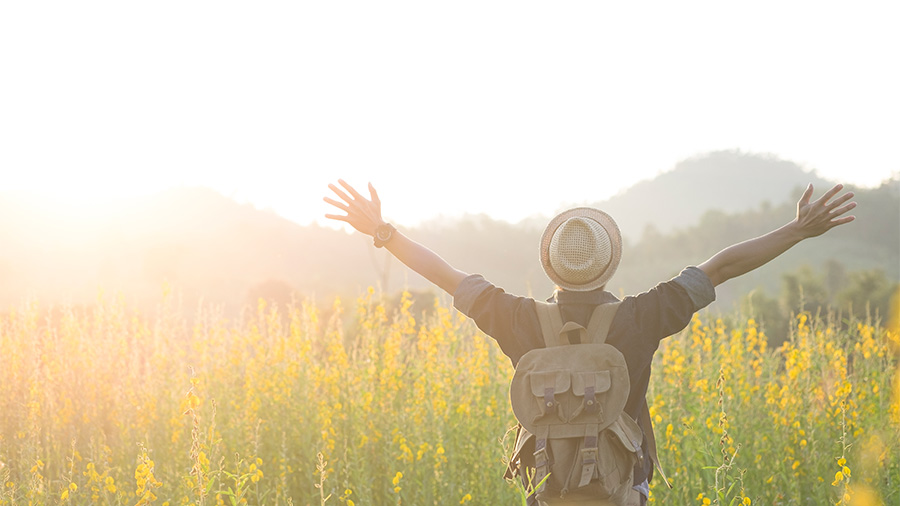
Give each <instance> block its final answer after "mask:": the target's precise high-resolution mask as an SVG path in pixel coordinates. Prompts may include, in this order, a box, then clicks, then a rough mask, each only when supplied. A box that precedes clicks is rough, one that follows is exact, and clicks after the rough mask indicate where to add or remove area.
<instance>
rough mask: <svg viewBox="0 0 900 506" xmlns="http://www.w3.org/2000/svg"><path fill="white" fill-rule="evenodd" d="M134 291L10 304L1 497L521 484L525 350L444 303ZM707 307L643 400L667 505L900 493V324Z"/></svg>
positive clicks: (478, 492) (279, 493)
mask: <svg viewBox="0 0 900 506" xmlns="http://www.w3.org/2000/svg"><path fill="white" fill-rule="evenodd" d="M411 308H412V301H411V300H410V299H409V298H408V297H404V298H403V299H401V301H400V303H399V305H397V306H396V307H390V308H389V307H386V305H385V304H384V303H381V302H380V300H379V299H378V298H377V297H376V295H375V294H374V293H373V291H371V290H370V291H369V292H368V293H366V294H364V295H362V296H361V297H360V298H359V299H358V300H356V301H354V302H353V303H352V304H346V303H345V302H342V301H335V303H334V304H333V305H332V306H330V307H317V306H315V305H313V304H298V305H297V306H296V307H293V308H291V309H288V310H281V311H279V310H276V309H274V308H272V307H269V306H268V305H267V304H266V303H265V302H262V301H261V302H260V304H259V307H258V308H254V310H250V311H247V312H246V313H245V315H244V316H243V317H242V318H239V319H227V318H224V317H222V316H221V315H220V314H219V313H217V311H216V310H215V309H213V308H208V307H200V308H199V309H198V310H197V311H195V312H193V311H192V312H186V311H184V310H182V309H180V308H179V305H178V304H177V303H176V301H175V298H174V297H173V296H172V295H165V296H164V297H163V298H162V299H161V300H160V308H159V311H158V312H157V313H156V314H154V315H144V314H137V313H136V312H134V311H132V310H131V309H130V308H129V307H127V306H126V305H125V304H124V303H123V302H122V301H121V300H118V299H108V298H106V299H104V298H101V299H100V300H98V302H97V304H96V306H94V307H93V308H91V309H89V310H88V309H80V308H54V309H52V310H51V309H47V308H42V307H40V305H39V304H35V303H29V304H24V305H23V306H21V307H17V308H15V309H13V310H10V311H8V312H7V313H5V314H4V315H3V316H2V317H0V505H19V504H22V505H26V504H28V505H51V504H52V505H58V504H103V505H129V506H131V505H151V504H152V505H170V506H171V505H187V504H194V505H214V504H228V505H232V504H272V505H287V504H293V505H322V504H326V505H396V504H405V505H411V506H419V505H453V504H472V505H476V504H477V505H512V504H521V495H520V494H521V492H520V490H519V489H518V488H517V486H515V485H514V484H512V483H507V482H505V481H504V480H503V478H502V475H503V471H504V462H503V460H504V458H505V455H506V452H507V451H508V449H509V447H510V446H511V444H512V441H511V438H512V436H511V435H508V434H507V431H508V430H509V429H510V428H511V427H512V426H513V425H514V419H513V417H512V414H511V410H510V408H509V403H508V399H507V387H508V382H509V380H510V378H511V377H512V372H513V371H512V367H511V366H510V363H509V360H508V359H507V358H506V357H504V356H503V355H502V354H501V353H500V351H499V348H498V347H497V346H496V344H495V343H494V342H493V341H492V340H491V339H490V338H487V337H485V336H484V335H482V334H480V333H479V332H478V331H477V329H476V328H475V327H474V325H473V324H472V323H471V322H469V321H468V320H466V319H465V318H464V317H463V316H461V315H460V314H458V313H457V312H456V311H455V310H453V309H449V308H448V307H446V306H445V305H442V304H440V303H436V304H435V306H434V307H433V308H432V309H431V310H429V311H428V312H427V314H426V313H423V314H413V312H412V309H411ZM705 318H706V317H705V316H704V315H703V314H702V313H701V315H700V316H698V317H695V319H694V321H693V322H692V324H691V325H689V327H688V328H687V329H685V331H683V332H682V333H681V334H679V335H676V336H673V337H671V338H669V339H667V340H665V341H664V342H663V345H662V347H661V348H660V351H659V352H658V353H657V357H656V362H655V364H654V377H653V380H652V382H651V390H650V393H649V396H648V399H649V401H650V403H651V414H652V416H653V418H654V423H655V427H656V435H657V442H658V445H659V449H660V457H661V460H662V461H663V464H664V468H665V470H666V471H667V474H668V477H669V480H670V481H671V482H672V485H673V488H672V489H668V488H666V486H665V484H664V483H663V482H662V480H659V479H657V480H654V482H653V484H652V497H651V501H652V502H653V503H654V504H675V505H682V504H684V505H687V504H698V505H703V504H723V505H738V504H759V505H776V504H784V505H793V504H797V505H800V504H803V505H816V506H819V505H827V504H849V505H860V506H862V505H879V504H885V505H895V504H900V374H898V373H897V367H898V361H900V360H898V358H900V332H898V330H897V327H896V326H895V324H892V325H884V326H881V325H879V324H877V323H875V322H872V321H857V320H853V319H848V318H837V317H832V316H827V315H822V316H817V315H814V314H808V313H800V314H799V315H798V316H797V317H796V318H795V319H794V323H793V328H792V331H791V338H790V340H789V341H788V342H786V343H785V344H784V345H783V346H781V347H778V348H777V349H773V348H771V347H768V346H767V345H766V338H765V335H764V333H763V332H762V330H761V329H760V328H759V327H758V326H757V325H756V324H755V323H754V322H753V320H752V319H749V318H744V317H740V316H738V315H732V316H728V317H723V318H722V319H714V320H709V319H705Z"/></svg>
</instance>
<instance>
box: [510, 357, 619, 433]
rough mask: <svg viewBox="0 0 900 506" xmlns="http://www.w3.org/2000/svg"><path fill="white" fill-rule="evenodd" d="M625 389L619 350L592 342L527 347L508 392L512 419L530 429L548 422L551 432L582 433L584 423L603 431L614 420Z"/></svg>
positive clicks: (545, 424)
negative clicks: (529, 348) (514, 416)
mask: <svg viewBox="0 0 900 506" xmlns="http://www.w3.org/2000/svg"><path fill="white" fill-rule="evenodd" d="M629 390H630V389H629V381H628V369H627V367H626V366H625V360H624V358H622V354H621V353H620V352H619V350H617V349H615V348H613V347H612V346H610V345H608V344H596V343H591V344H578V345H567V346H554V347H550V348H538V349H534V350H531V351H529V352H528V353H526V354H525V355H523V356H522V358H521V359H520V360H519V363H518V365H517V366H516V373H515V375H514V376H513V379H512V382H511V383H510V389H509V396H510V404H511V405H512V408H513V413H514V414H515V415H516V419H517V420H518V421H519V423H521V424H522V425H523V426H524V427H525V428H526V429H528V431H529V432H531V433H532V434H537V433H538V427H540V426H550V432H551V436H552V437H583V436H584V435H585V431H586V430H587V426H596V427H597V428H598V429H599V430H603V429H604V428H606V427H607V426H609V425H610V424H612V423H613V422H615V420H616V418H618V416H619V414H620V413H621V412H622V410H623V409H624V408H625V403H626V401H627V400H628V392H629ZM589 402H591V403H592V404H588V403H589Z"/></svg>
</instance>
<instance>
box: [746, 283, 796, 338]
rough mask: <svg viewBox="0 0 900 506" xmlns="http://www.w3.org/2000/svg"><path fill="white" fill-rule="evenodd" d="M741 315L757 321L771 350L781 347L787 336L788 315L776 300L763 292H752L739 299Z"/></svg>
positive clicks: (759, 290) (760, 290) (758, 290)
mask: <svg viewBox="0 0 900 506" xmlns="http://www.w3.org/2000/svg"><path fill="white" fill-rule="evenodd" d="M740 307H741V314H742V315H744V316H747V317H751V318H753V319H755V320H756V321H757V323H758V324H759V326H760V329H762V330H763V331H764V332H765V334H766V337H767V338H768V339H767V344H768V345H769V347H771V348H777V347H779V346H781V345H782V344H783V343H784V342H785V341H786V340H787V336H788V313H787V312H785V311H784V310H783V309H782V307H781V304H780V303H779V302H778V299H777V298H775V297H770V296H769V295H768V294H766V292H765V290H762V289H757V290H753V291H751V292H750V293H748V294H747V295H745V296H744V297H742V298H741V304H740Z"/></svg>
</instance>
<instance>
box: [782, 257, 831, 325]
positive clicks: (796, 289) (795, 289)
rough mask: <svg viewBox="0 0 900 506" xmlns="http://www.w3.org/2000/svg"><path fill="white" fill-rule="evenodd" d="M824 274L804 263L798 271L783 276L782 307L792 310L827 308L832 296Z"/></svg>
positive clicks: (786, 310)
mask: <svg viewBox="0 0 900 506" xmlns="http://www.w3.org/2000/svg"><path fill="white" fill-rule="evenodd" d="M823 278H824V276H823V275H822V274H818V273H817V272H816V271H814V270H813V269H812V268H811V267H810V266H808V265H804V266H803V267H801V268H800V269H799V270H798V271H796V272H789V273H785V274H783V275H782V276H781V308H782V309H783V310H784V311H785V312H787V313H790V312H792V311H794V312H796V311H812V312H815V311H817V310H820V309H827V308H828V306H829V305H830V303H831V296H830V294H829V293H828V290H827V289H826V288H825V281H824V279H823Z"/></svg>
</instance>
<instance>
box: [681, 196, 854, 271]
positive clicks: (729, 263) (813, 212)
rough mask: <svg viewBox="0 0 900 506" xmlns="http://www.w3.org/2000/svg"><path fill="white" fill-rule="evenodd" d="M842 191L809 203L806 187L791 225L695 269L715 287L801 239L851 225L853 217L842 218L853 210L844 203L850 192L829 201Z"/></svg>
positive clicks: (712, 259) (726, 250)
mask: <svg viewBox="0 0 900 506" xmlns="http://www.w3.org/2000/svg"><path fill="white" fill-rule="evenodd" d="M842 188H843V185H840V184H839V185H836V186H835V187H834V188H832V189H830V190H828V191H827V192H826V193H825V195H822V197H821V198H819V199H818V200H815V201H813V202H810V198H811V197H812V193H813V186H812V185H809V186H808V187H807V188H806V191H805V192H803V196H802V197H800V201H799V202H798V203H797V217H796V218H794V220H793V221H791V222H790V223H787V224H786V225H784V226H782V227H780V228H778V229H776V230H773V231H771V232H769V233H768V234H765V235H762V236H760V237H757V238H755V239H750V240H747V241H744V242H741V243H738V244H735V245H732V246H729V247H727V248H725V249H723V250H722V251H720V252H718V253H716V254H715V255H713V256H712V257H711V258H710V259H709V260H707V261H705V262H703V263H702V264H700V265H699V266H698V267H699V268H700V269H701V270H702V271H703V272H705V273H706V274H707V275H708V276H709V279H710V280H711V281H712V283H713V285H715V286H717V285H720V284H722V283H724V282H725V281H728V280H729V279H731V278H736V277H738V276H741V275H743V274H746V273H748V272H750V271H752V270H753V269H756V268H757V267H760V266H762V265H764V264H766V263H767V262H769V261H770V260H772V259H774V258H775V257H777V256H778V255H781V254H782V253H784V252H785V251H787V250H788V249H790V248H791V247H792V246H794V245H795V244H797V243H798V242H800V241H802V240H804V239H809V238H810V237H816V236H819V235H822V234H824V233H825V232H827V231H829V230H831V229H832V228H834V227H836V226H838V225H843V224H845V223H849V222H851V221H853V219H854V217H853V216H843V217H842V215H843V214H845V213H846V212H847V211H849V210H851V209H853V208H854V207H856V203H855V202H850V203H846V202H847V201H848V200H850V199H851V198H853V193H852V192H847V193H845V194H843V195H841V196H840V197H837V198H835V199H834V200H831V199H832V198H833V197H834V196H835V195H837V194H838V193H839V192H840V191H841V189H842ZM829 201H830V202H829Z"/></svg>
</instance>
